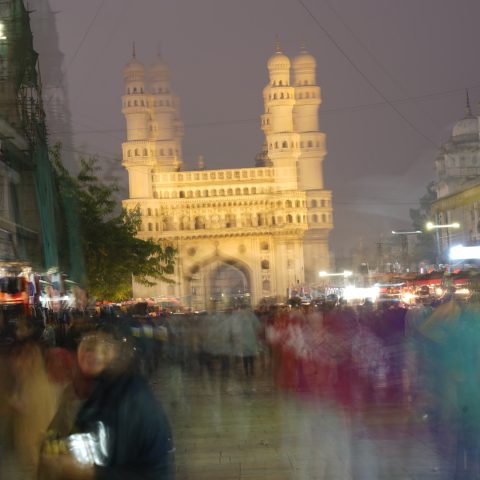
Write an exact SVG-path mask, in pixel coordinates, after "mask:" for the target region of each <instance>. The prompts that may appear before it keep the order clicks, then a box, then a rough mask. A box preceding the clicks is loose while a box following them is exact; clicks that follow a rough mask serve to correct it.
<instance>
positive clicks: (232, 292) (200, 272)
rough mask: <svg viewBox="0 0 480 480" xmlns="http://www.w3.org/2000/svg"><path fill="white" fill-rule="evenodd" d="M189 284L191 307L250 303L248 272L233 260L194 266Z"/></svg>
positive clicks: (214, 260)
mask: <svg viewBox="0 0 480 480" xmlns="http://www.w3.org/2000/svg"><path fill="white" fill-rule="evenodd" d="M190 284H191V294H192V306H193V307H195V306H200V305H204V306H208V307H212V306H214V305H218V306H221V307H228V306H235V305H238V304H245V303H247V304H250V303H251V280H250V272H249V271H248V268H247V267H246V266H245V265H243V264H242V263H240V262H238V261H236V260H227V259H222V258H214V259H211V260H210V261H207V262H205V263H203V264H201V265H200V264H197V265H195V266H194V267H193V268H192V275H191V277H190Z"/></svg>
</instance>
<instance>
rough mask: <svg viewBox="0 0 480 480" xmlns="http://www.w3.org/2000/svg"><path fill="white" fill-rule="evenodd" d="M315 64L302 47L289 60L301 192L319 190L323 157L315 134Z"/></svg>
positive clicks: (319, 138)
mask: <svg viewBox="0 0 480 480" xmlns="http://www.w3.org/2000/svg"><path fill="white" fill-rule="evenodd" d="M315 69H316V61H315V58H314V57H313V56H312V55H310V54H309V53H307V51H306V50H305V47H304V46H302V48H301V52H300V54H299V55H297V56H296V57H295V59H294V60H293V81H294V85H295V107H294V109H293V124H294V129H295V131H296V132H297V133H298V136H299V146H300V156H299V165H298V174H299V182H300V185H299V187H300V188H301V189H302V190H306V191H307V192H308V191H309V190H320V189H323V165H322V163H323V159H324V157H325V155H326V153H327V151H326V148H325V134H324V133H321V132H320V131H319V127H318V109H319V107H320V103H321V102H322V100H321V97H320V87H319V86H317V85H316V78H315Z"/></svg>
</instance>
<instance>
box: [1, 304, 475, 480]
mask: <svg viewBox="0 0 480 480" xmlns="http://www.w3.org/2000/svg"><path fill="white" fill-rule="evenodd" d="M479 320H480V305H479V304H478V303H477V302H476V301H470V302H460V301H458V300H456V299H454V298H445V299H444V300H443V301H442V302H438V303H437V304H436V305H428V304H419V305H415V306H409V307H407V306H404V305H402V304H400V303H396V302H384V303H382V304H378V305H374V304H372V303H369V302H365V303H364V304H363V305H358V306H350V305H347V304H344V303H343V304H338V303H331V304H324V305H322V306H320V307H319V306H315V305H298V306H294V307H292V306H285V305H281V306H272V307H264V308H261V309H258V310H256V311H253V310H252V309H250V308H246V307H236V308H232V309H219V308H217V309H212V311H210V312H200V313H165V312H156V313H155V314H152V312H149V311H148V308H147V306H146V305H142V304H140V305H136V306H134V307H132V308H130V310H129V311H125V310H121V309H118V308H115V307H105V308H103V309H102V310H101V311H99V312H97V313H96V314H95V315H85V314H84V313H78V312H77V313H75V312H69V313H68V314H67V315H65V316H63V317H62V318H57V319H56V320H55V321H48V319H47V321H46V319H45V318H44V317H40V318H39V317H38V316H37V317H35V316H27V315H25V314H19V315H16V316H14V317H11V318H7V317H6V316H5V315H3V316H2V317H1V320H0V322H1V323H0V355H1V360H2V362H1V365H2V368H1V369H0V449H1V451H0V458H2V463H1V465H0V477H1V478H9V479H10V478H12V479H15V478H22V479H23V478H43V479H50V478H59V479H61V478H65V479H69V478H72V479H73V478H129V479H135V478H142V479H144V478H147V479H148V478H156V479H157V478H172V475H173V474H172V472H173V469H174V468H173V455H172V451H173V441H172V435H171V432H170V426H169V422H168V419H167V418H166V416H165V413H164V411H163V409H162V407H161V405H159V403H158V402H157V400H156V399H155V398H154V395H153V393H152V391H151V390H150V386H149V384H148V382H147V380H145V379H148V378H150V379H151V380H152V381H155V372H156V370H157V369H158V367H159V366H160V365H163V366H167V367H169V366H173V365H175V368H179V369H180V370H184V371H188V372H193V373H194V374H199V378H202V379H207V380H208V382H209V384H210V385H211V384H212V383H213V384H215V385H216V386H218V387H219V388H221V389H224V391H225V393H228V389H229V387H230V386H231V384H232V382H231V379H232V378H235V379H236V381H237V384H240V385H242V388H243V392H244V393H246V394H248V395H252V394H254V393H255V388H256V381H255V380H256V379H258V378H260V377H261V378H263V379H265V378H270V379H271V382H270V383H271V384H272V385H274V386H275V387H276V388H277V389H278V391H280V392H283V393H285V394H287V396H292V397H295V398H297V399H300V400H301V401H305V402H308V404H309V405H314V406H315V408H316V409H318V410H322V409H327V408H328V409H329V411H330V412H332V411H333V410H332V409H334V411H335V412H337V414H339V415H341V416H342V418H344V419H345V421H353V420H352V419H355V421H358V419H362V421H367V419H368V418H371V416H372V415H373V416H374V415H375V412H379V411H381V410H382V409H384V408H385V407H386V406H388V407H391V406H393V407H395V408H397V409H398V410H399V411H402V412H406V415H407V416H408V418H409V421H410V422H411V424H412V428H415V424H417V423H418V424H422V426H423V428H424V429H427V430H429V432H430V435H431V438H432V439H433V441H434V442H435V448H436V449H437V451H438V452H440V454H441V455H442V456H443V457H444V458H447V459H448V462H447V463H448V464H449V465H450V466H451V476H450V477H449V478H457V479H467V480H468V479H470V478H472V479H473V478H478V474H479V471H480V381H479V380H480V379H479V371H480V369H479V366H480V348H479V346H480V321H479ZM132 412H136V413H135V415H132V414H131V413H132ZM137 412H142V413H137ZM349 419H350V420H349ZM139 439H141V440H142V441H141V442H140V441H139ZM82 442H83V443H82ZM85 444H86V445H87V447H88V448H87V447H85V448H84V449H83V451H82V448H81V445H85ZM92 445H93V446H92ZM86 451H89V452H92V451H93V452H94V453H90V454H89V455H90V456H88V455H87V454H86V453H85V452H86ZM82 452H83V453H82ZM95 452H96V453H95ZM82 455H83V457H82ZM86 457H88V458H86ZM2 469H3V471H2ZM6 472H8V474H7V473H6ZM135 472H136V473H135ZM15 475H16V476H15Z"/></svg>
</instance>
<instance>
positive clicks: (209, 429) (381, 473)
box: [154, 366, 453, 480]
mask: <svg viewBox="0 0 480 480" xmlns="http://www.w3.org/2000/svg"><path fill="white" fill-rule="evenodd" d="M217 378H218V377H215V378H211V377H210V376H208V375H207V374H206V373H202V372H198V371H196V372H191V371H183V370H182V369H180V368H179V367H177V366H170V367H169V366H164V367H163V368H162V369H161V371H160V372H159V374H158V375H157V376H156V377H155V380H154V387H155V389H156V391H157V393H158V395H159V397H160V399H161V401H162V403H163V405H164V407H165V409H166V411H167V413H168V415H169V418H170V420H171V423H172V427H173V431H174V437H175V443H176V463H177V479H178V480H194V479H195V480H204V479H205V480H207V479H208V480H217V479H218V480H220V479H221V480H230V479H235V480H239V479H241V480H247V479H248V480H257V479H258V480H267V479H271V480H292V479H301V480H307V479H318V480H350V479H353V480H430V479H431V480H433V479H438V480H447V479H448V480H450V479H451V478H453V477H452V475H451V473H450V472H448V469H447V467H448V465H447V462H446V459H445V457H444V456H441V455H439V454H437V453H436V448H435V442H434V441H433V440H432V437H431V435H430V433H429V430H428V428H427V426H426V424H425V422H422V419H421V417H419V416H418V413H415V414H413V413H412V412H409V411H407V410H405V409H402V410H400V409H399V408H392V407H384V408H382V409H381V410H380V409H377V410H376V411H375V412H369V413H363V414H357V415H355V416H354V417H352V416H351V415H349V416H346V415H345V414H343V413H342V412H341V411H340V410H339V409H338V408H336V407H335V406H334V405H329V404H327V403H325V402H323V403H319V402H318V401H315V402H312V401H309V400H307V399H305V398H298V397H296V396H292V395H290V396H286V395H284V394H280V393H279V392H277V391H276V390H275V389H274V388H273V387H272V384H271V382H270V380H269V376H268V374H263V375H260V376H257V377H256V378H255V380H254V381H252V382H250V383H247V381H246V380H245V378H244V377H243V376H242V374H241V371H240V370H238V371H236V372H235V374H234V375H232V376H231V377H230V378H229V379H228V380H224V381H220V380H218V379H217Z"/></svg>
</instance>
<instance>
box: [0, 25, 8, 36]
mask: <svg viewBox="0 0 480 480" xmlns="http://www.w3.org/2000/svg"><path fill="white" fill-rule="evenodd" d="M6 39H7V37H6V36H5V25H4V24H3V23H1V22H0V40H6Z"/></svg>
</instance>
